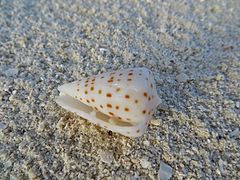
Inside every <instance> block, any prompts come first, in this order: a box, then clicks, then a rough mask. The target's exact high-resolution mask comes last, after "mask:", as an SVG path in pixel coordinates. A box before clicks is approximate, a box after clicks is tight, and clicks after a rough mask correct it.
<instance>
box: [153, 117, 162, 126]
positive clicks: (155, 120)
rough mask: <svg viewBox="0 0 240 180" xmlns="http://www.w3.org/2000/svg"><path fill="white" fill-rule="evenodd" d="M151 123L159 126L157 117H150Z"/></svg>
mask: <svg viewBox="0 0 240 180" xmlns="http://www.w3.org/2000/svg"><path fill="white" fill-rule="evenodd" d="M151 124H152V125H154V126H160V124H161V122H160V120H159V119H152V120H151Z"/></svg>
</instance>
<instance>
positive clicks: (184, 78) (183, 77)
mask: <svg viewBox="0 0 240 180" xmlns="http://www.w3.org/2000/svg"><path fill="white" fill-rule="evenodd" d="M176 79H177V81H178V82H186V81H187V80H188V79H189V77H188V76H187V75H186V74H184V73H181V74H179V75H177V76H176Z"/></svg>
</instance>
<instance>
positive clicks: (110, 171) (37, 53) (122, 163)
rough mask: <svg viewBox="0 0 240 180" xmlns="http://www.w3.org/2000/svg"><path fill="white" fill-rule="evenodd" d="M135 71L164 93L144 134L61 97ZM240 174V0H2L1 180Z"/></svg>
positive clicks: (132, 179) (130, 179)
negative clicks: (92, 117)
mask: <svg viewBox="0 0 240 180" xmlns="http://www.w3.org/2000/svg"><path fill="white" fill-rule="evenodd" d="M131 67H146V68H148V69H150V70H151V71H152V73H153V75H154V79H155V82H156V86H157V91H158V94H159V97H160V98H161V100H162V104H161V105H160V106H159V107H158V108H157V111H156V113H155V114H154V117H153V120H151V122H150V124H149V126H148V129H147V131H146V133H145V134H144V135H143V136H142V137H139V138H128V137H125V136H122V135H120V134H117V133H111V132H109V131H108V130H105V129H103V128H100V127H98V126H96V125H94V124H92V123H90V122H89V121H87V120H85V119H83V118H81V117H79V116H77V115H76V114H74V113H71V112H69V111H66V110H64V109H63V108H61V107H60V106H58V105H57V104H56V102H55V99H56V97H57V96H58V95H59V92H58V90H57V87H58V86H60V85H62V84H64V83H68V82H72V81H74V80H81V79H83V78H85V77H89V76H91V75H97V74H100V73H103V72H109V71H113V70H118V69H125V68H131ZM239 177H240V1H239V0H228V1H225V0H217V1H214V0H209V1H206V0H199V1H194V0H177V1H174V0H170V1H161V0H160V1H150V0H141V1H136V0H131V1H126V0H122V1H121V0H117V1H106V0H103V1H100V0H99V1H80V0H69V1H67V0H49V1H48V0H39V1H34V0H0V179H10V180H15V179H16V180H17V179H89V180H90V179H109V180H110V179H111V180H112V179H114V180H115V179H116V180H122V179H126V180H143V179H144V180H145V179H146V180H149V179H153V180H154V179H160V178H161V180H164V179H169V178H171V179H238V178H239Z"/></svg>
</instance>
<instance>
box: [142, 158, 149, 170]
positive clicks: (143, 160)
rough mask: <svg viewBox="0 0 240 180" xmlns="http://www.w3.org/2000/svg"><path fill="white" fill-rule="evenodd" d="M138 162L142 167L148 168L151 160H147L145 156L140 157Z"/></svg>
mask: <svg viewBox="0 0 240 180" xmlns="http://www.w3.org/2000/svg"><path fill="white" fill-rule="evenodd" d="M140 164H141V166H142V167H143V168H149V167H150V166H151V162H149V161H148V159H147V158H146V157H144V158H142V159H140Z"/></svg>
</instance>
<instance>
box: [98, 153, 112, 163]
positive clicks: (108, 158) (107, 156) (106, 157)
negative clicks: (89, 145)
mask: <svg viewBox="0 0 240 180" xmlns="http://www.w3.org/2000/svg"><path fill="white" fill-rule="evenodd" d="M98 155H99V156H100V159H101V161H102V162H104V163H107V164H111V163H112V161H113V154H112V153H111V152H109V151H104V150H99V151H98Z"/></svg>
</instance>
